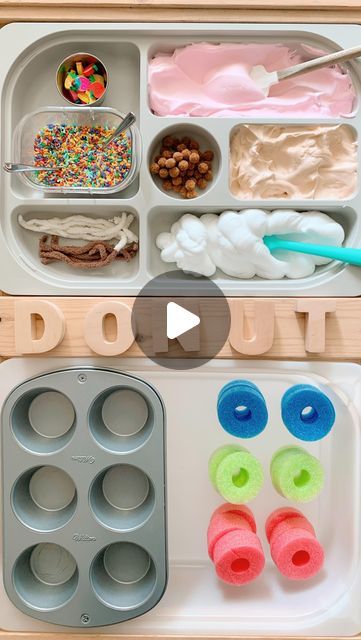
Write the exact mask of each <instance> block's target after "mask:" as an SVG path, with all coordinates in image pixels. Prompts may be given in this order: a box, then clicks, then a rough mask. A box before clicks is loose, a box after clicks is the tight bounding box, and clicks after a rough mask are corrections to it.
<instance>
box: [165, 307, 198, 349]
mask: <svg viewBox="0 0 361 640" xmlns="http://www.w3.org/2000/svg"><path fill="white" fill-rule="evenodd" d="M200 321H201V319H200V318H199V316H196V314H195V313H192V312H191V311H187V309H184V307H181V306H180V305H179V304H177V303H176V302H168V304H167V338H170V339H171V340H172V339H174V338H178V337H179V336H182V335H183V334H184V333H187V331H190V330H191V329H193V328H194V327H197V326H198V325H199V323H200Z"/></svg>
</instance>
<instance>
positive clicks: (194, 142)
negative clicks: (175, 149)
mask: <svg viewBox="0 0 361 640" xmlns="http://www.w3.org/2000/svg"><path fill="white" fill-rule="evenodd" d="M189 148H190V149H196V150H198V149H199V142H197V140H191V141H190V143H189Z"/></svg>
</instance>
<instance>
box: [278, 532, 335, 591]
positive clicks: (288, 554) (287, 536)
mask: <svg viewBox="0 0 361 640" xmlns="http://www.w3.org/2000/svg"><path fill="white" fill-rule="evenodd" d="M271 555H272V558H273V561H274V562H275V564H276V565H277V568H278V569H279V571H280V572H281V573H282V574H283V575H284V576H286V578H289V579H290V580H308V578H312V577H313V576H315V575H316V574H317V573H318V572H319V571H320V569H321V568H322V565H323V561H324V552H323V548H322V546H321V544H320V543H319V542H318V540H317V538H315V536H314V535H313V534H312V533H310V531H305V529H296V528H294V529H290V530H289V531H285V532H284V533H283V534H281V535H280V536H278V538H277V540H276V541H275V542H274V544H273V545H272V547H271Z"/></svg>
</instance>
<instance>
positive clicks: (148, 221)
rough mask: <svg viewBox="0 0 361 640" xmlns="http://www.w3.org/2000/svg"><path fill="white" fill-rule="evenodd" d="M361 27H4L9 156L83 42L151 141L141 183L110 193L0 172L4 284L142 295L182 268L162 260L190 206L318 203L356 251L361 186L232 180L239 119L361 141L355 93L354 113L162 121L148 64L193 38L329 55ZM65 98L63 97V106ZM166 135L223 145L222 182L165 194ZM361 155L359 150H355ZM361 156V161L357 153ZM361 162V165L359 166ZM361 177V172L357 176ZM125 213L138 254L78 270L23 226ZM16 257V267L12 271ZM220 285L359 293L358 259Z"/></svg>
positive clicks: (14, 289) (219, 156)
mask: <svg viewBox="0 0 361 640" xmlns="http://www.w3.org/2000/svg"><path fill="white" fill-rule="evenodd" d="M360 34H361V27H360V26H359V25H312V24H310V25H302V26H301V25H277V24H264V25H259V24H258V25H252V24H247V25H243V24H237V25H232V24H219V25H217V24H208V25H198V24H197V25H191V24H163V25H152V24H146V25H142V24H134V25H131V26H129V25H126V24H123V25H122V24H116V25H112V24H109V25H108V24H94V25H91V26H89V25H87V24H74V25H72V24H67V25H66V27H64V25H62V24H59V25H56V24H32V25H31V26H29V25H27V24H13V25H9V26H7V27H5V28H4V29H2V30H1V34H0V43H1V48H2V51H3V52H4V56H3V64H2V69H1V71H0V86H1V90H2V101H1V109H2V113H1V118H2V119H1V128H2V129H1V137H2V149H1V159H2V161H4V160H9V159H11V156H12V153H13V142H14V141H13V133H14V130H15V128H16V126H17V125H18V123H19V122H20V121H21V119H22V118H23V117H24V116H26V115H27V114H29V113H32V112H34V111H37V110H38V109H44V108H45V107H46V106H49V105H50V106H57V107H60V110H61V106H62V105H61V98H60V97H59V95H58V92H57V88H56V83H55V73H56V69H57V66H58V64H59V62H60V61H61V60H62V59H64V57H65V56H67V55H68V54H69V52H73V51H79V50H81V49H83V48H84V47H86V48H87V49H91V51H92V52H93V53H94V55H96V56H98V57H99V58H100V59H101V60H103V61H104V63H105V64H106V66H107V68H108V70H109V85H108V90H107V94H106V98H105V102H104V106H107V107H113V108H115V109H117V110H118V111H120V112H122V113H126V112H127V111H129V110H131V111H133V112H135V114H136V116H137V125H138V128H139V131H140V135H141V138H142V158H143V162H142V166H141V169H140V173H139V175H138V177H137V179H136V180H134V182H133V183H132V184H131V185H130V186H129V187H128V188H126V189H125V190H124V191H121V192H119V193H114V194H111V195H108V196H97V197H94V196H91V195H89V196H81V197H77V196H75V195H69V194H63V195H62V194H56V195H54V194H41V193H39V192H37V191H36V190H34V189H33V188H32V187H31V186H30V185H29V184H26V182H24V181H22V180H21V179H20V178H19V177H18V176H16V175H12V176H10V175H5V174H4V173H3V172H2V174H1V213H2V215H1V224H0V249H1V250H0V268H1V270H2V273H3V278H2V289H4V290H5V291H6V292H8V293H12V294H22V293H23V292H24V290H25V289H26V291H27V293H28V294H30V295H54V294H63V295H104V294H105V295H136V294H137V293H138V292H139V291H140V290H141V288H142V287H143V286H144V285H145V284H146V283H147V282H148V281H149V280H150V279H151V278H154V277H156V276H158V275H160V274H161V273H164V272H166V271H169V270H171V269H176V265H175V264H165V263H164V262H162V260H161V258H160V251H159V249H158V248H157V247H156V244H155V239H156V236H157V235H158V234H159V233H160V232H162V231H169V229H170V227H171V225H172V223H173V222H175V221H176V220H177V219H178V218H179V217H180V216H181V215H182V214H183V213H187V212H192V213H195V214H196V215H197V216H199V215H201V214H203V213H221V212H223V211H225V210H229V209H232V210H241V209H246V208H263V209H265V210H267V211H272V210H274V209H279V208H280V209H290V208H291V209H295V210H297V211H301V212H305V215H307V211H310V210H315V209H316V210H320V211H322V212H324V213H326V214H328V215H330V216H331V217H332V218H334V219H335V220H337V221H338V222H339V223H340V224H341V225H342V226H343V227H344V230H345V236H346V237H345V246H349V247H357V246H359V245H360V241H361V219H360V216H359V214H358V209H359V206H360V195H359V188H358V186H357V189H356V191H355V193H353V194H352V195H351V196H350V197H348V198H346V199H344V200H341V199H337V198H335V199H328V200H327V199H325V200H310V199H308V200H306V199H287V200H285V199H280V200H277V199H276V200H275V199H273V200H240V199H239V198H236V197H235V196H234V195H233V194H232V192H231V190H230V185H229V182H230V180H229V178H230V176H229V166H228V165H229V162H228V160H229V147H230V137H231V135H232V131H234V130H235V128H236V127H238V126H239V125H242V124H254V123H257V124H276V125H282V124H285V125H292V124H294V125H298V126H302V125H304V126H306V125H316V124H324V125H330V124H331V125H332V124H346V125H349V126H351V127H353V128H354V130H355V135H356V137H357V138H358V137H359V134H360V127H361V124H360V123H361V120H360V109H359V104H358V100H357V104H356V107H355V111H354V113H353V114H351V116H350V117H338V118H325V117H322V118H316V117H307V118H303V119H302V118H292V117H283V116H282V117H281V116H277V117H276V116H275V117H272V118H270V117H267V118H266V117H263V116H259V117H257V118H255V117H252V118H248V117H247V118H246V117H218V118H215V117H192V118H182V117H173V116H168V117H158V116H156V115H154V114H153V113H152V111H151V109H150V107H149V100H148V65H149V60H150V59H151V58H152V57H153V56H154V54H155V53H156V52H159V51H164V52H170V51H173V50H174V49H175V48H176V47H181V46H184V45H187V44H190V43H192V42H202V41H206V42H211V43H212V42H213V43H219V42H225V43H226V42H228V43H229V42H241V43H275V42H276V43H286V44H289V45H292V44H294V43H304V44H306V45H310V46H313V47H316V48H319V49H323V50H325V51H334V50H335V49H337V48H345V47H350V46H353V45H356V44H359V41H360ZM348 69H349V71H350V74H351V77H352V81H353V83H354V86H355V89H356V93H357V97H358V98H359V95H360V77H361V76H360V62H359V61H353V62H351V63H350V64H349V65H348ZM65 104H66V103H65V101H64V105H63V106H65ZM169 132H177V133H179V134H181V135H189V136H194V137H195V138H197V139H198V140H199V141H200V142H201V143H202V149H203V145H204V148H210V149H212V150H214V152H215V158H216V159H215V162H214V166H213V169H214V179H213V181H212V182H210V183H209V187H208V188H207V189H206V190H205V191H204V192H202V195H200V196H199V197H197V198H195V199H194V200H191V201H189V200H182V199H180V198H179V197H174V195H177V194H174V193H173V194H172V195H171V194H170V193H169V192H165V191H164V190H163V189H162V188H161V186H160V184H159V183H157V180H153V177H152V176H151V175H150V173H149V163H150V161H151V160H152V156H153V151H154V150H155V149H156V148H157V146H158V145H159V143H160V141H161V140H162V138H163V137H164V136H165V135H166V134H168V133H169ZM358 158H359V155H358ZM358 164H360V163H359V161H358ZM358 169H360V166H359V167H358ZM358 173H359V174H360V170H359V172H358ZM120 211H126V212H128V213H133V214H134V215H135V218H136V219H135V224H134V227H133V228H134V230H135V232H136V233H139V243H140V248H139V253H138V255H137V256H136V257H135V258H134V259H133V260H132V261H131V262H129V263H125V262H118V261H117V262H114V263H112V264H111V265H109V266H107V267H105V268H101V269H95V270H94V269H91V270H88V271H86V270H85V271H84V270H78V269H72V268H70V267H68V266H67V265H65V264H63V263H58V262H56V263H52V264H49V265H47V266H45V265H43V264H41V262H40V260H39V257H38V255H37V253H38V241H39V235H38V234H36V233H32V232H30V231H26V230H24V229H23V228H21V227H20V226H19V224H18V222H17V218H18V215H19V214H21V215H23V216H24V218H25V219H29V218H33V217H40V218H49V217H54V216H59V217H65V216H68V215H71V214H84V215H90V216H93V217H99V216H100V217H103V216H104V217H107V218H111V217H113V216H114V215H116V214H117V213H118V212H120ZM9 265H11V268H9ZM214 280H215V282H216V283H217V284H218V285H219V286H220V287H221V288H222V290H223V291H224V293H225V294H226V295H228V296H244V295H256V296H257V295H262V296H275V295H277V296H293V295H308V296H341V295H348V296H354V295H359V294H360V293H361V277H360V272H359V269H358V268H357V267H350V266H345V265H342V264H341V263H338V262H332V263H330V264H328V265H325V266H322V267H317V268H316V271H315V272H314V274H313V275H311V276H308V277H305V278H300V279H297V280H290V279H283V280H266V279H262V278H257V277H256V278H252V279H250V280H242V279H237V278H232V277H230V276H226V275H225V274H224V273H223V272H221V271H217V272H216V274H215V276H214Z"/></svg>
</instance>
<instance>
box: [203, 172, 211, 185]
mask: <svg viewBox="0 0 361 640" xmlns="http://www.w3.org/2000/svg"><path fill="white" fill-rule="evenodd" d="M204 178H205V180H207V182H211V180H213V173H212V171H207V173H205V174H204Z"/></svg>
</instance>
